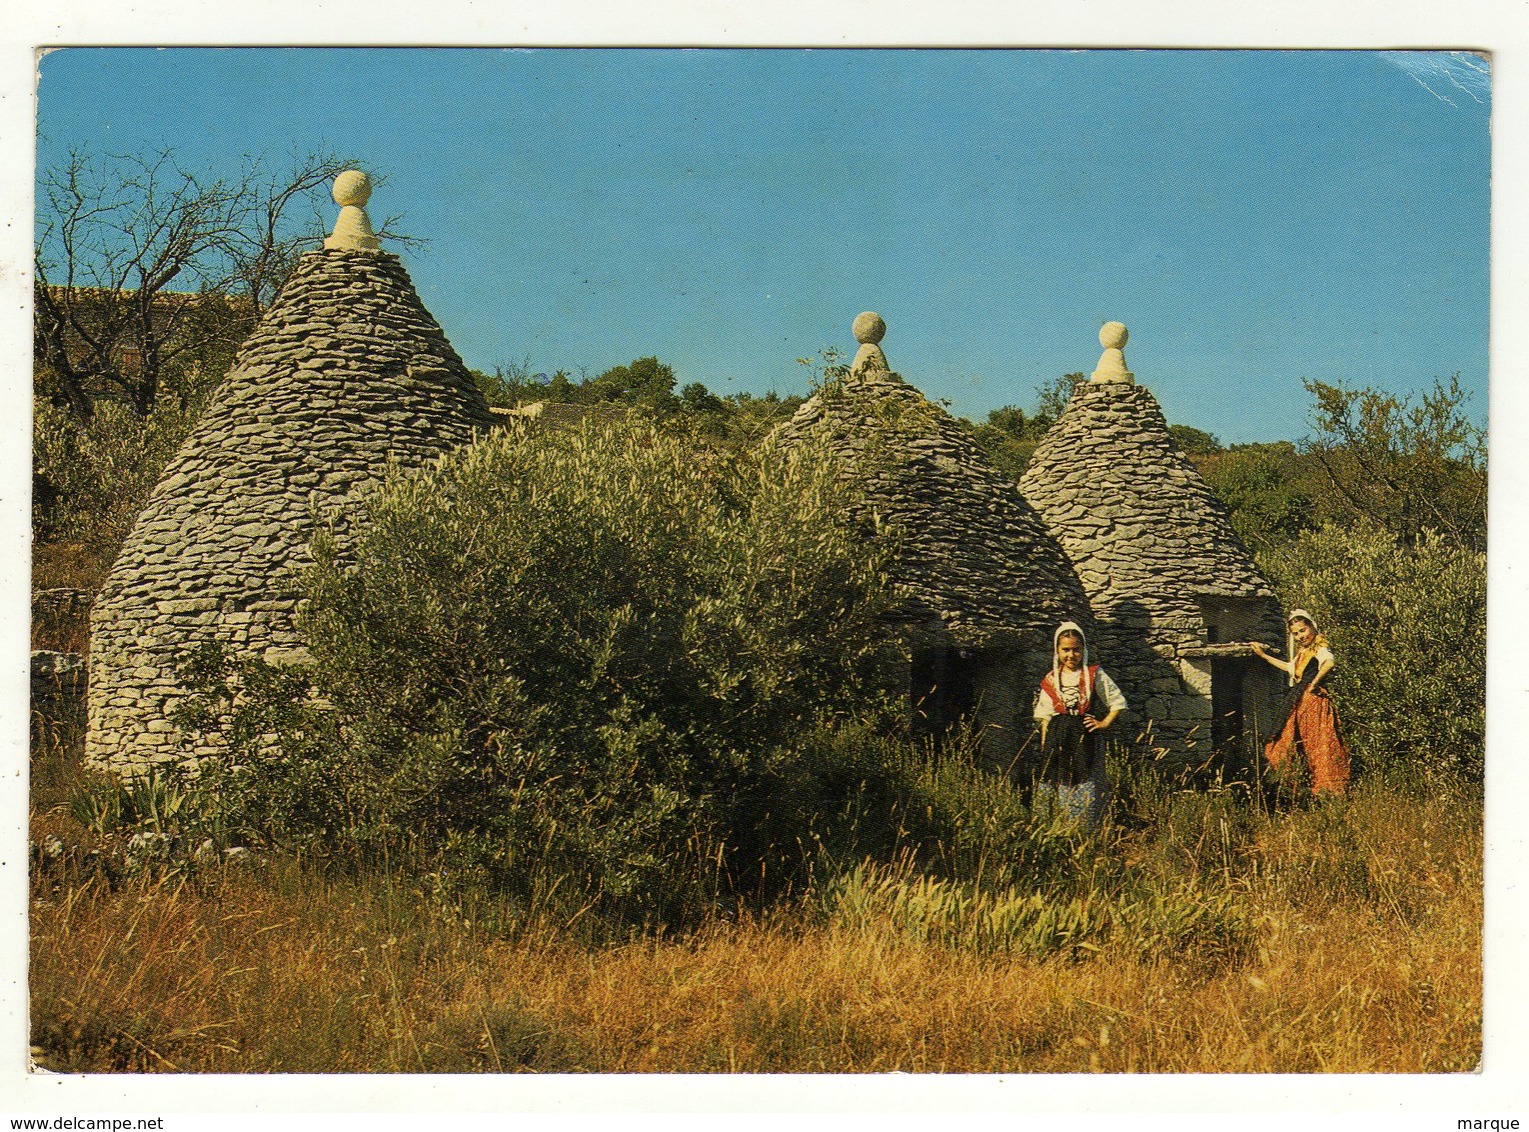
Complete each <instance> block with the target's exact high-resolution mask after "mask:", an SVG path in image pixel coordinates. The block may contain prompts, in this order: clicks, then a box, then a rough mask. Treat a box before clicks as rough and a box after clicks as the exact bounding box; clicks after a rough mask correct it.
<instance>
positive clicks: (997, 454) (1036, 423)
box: [972, 405, 1050, 479]
mask: <svg viewBox="0 0 1529 1132" xmlns="http://www.w3.org/2000/svg"><path fill="white" fill-rule="evenodd" d="M1049 427H1050V422H1049V421H1047V420H1046V419H1045V418H1043V417H1033V418H1032V417H1026V416H1025V411H1024V410H1023V409H1021V408H1019V407H1018V406H1017V405H1005V406H1003V407H1002V408H1001V409H993V410H992V411H990V412H989V413H988V415H987V420H986V421H984V422H983V423H982V424H979V425H973V426H972V435H973V437H975V438H976V441H977V443H978V444H980V445H981V446H982V450H983V452H985V453H986V454H987V458H988V460H989V461H991V463H992V465H993V467H995V468H997V469H998V470H999V471H1000V472H1002V473H1003V474H1004V475H1006V476H1009V477H1010V478H1012V479H1018V478H1019V476H1020V473H1022V472H1023V471H1024V470H1025V465H1026V464H1027V463H1029V462H1030V456H1031V454H1032V453H1033V452H1034V451H1035V446H1036V445H1037V444H1038V443H1039V442H1040V439H1041V437H1042V436H1044V435H1045V434H1046V429H1047V428H1049Z"/></svg>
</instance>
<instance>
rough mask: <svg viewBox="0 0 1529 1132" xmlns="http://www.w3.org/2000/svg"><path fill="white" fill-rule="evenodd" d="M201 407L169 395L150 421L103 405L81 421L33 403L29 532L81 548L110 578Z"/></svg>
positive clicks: (44, 402)
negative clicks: (130, 533)
mask: <svg viewBox="0 0 1529 1132" xmlns="http://www.w3.org/2000/svg"><path fill="white" fill-rule="evenodd" d="M197 412H198V410H197V409H195V408H192V409H183V408H181V407H180V406H179V405H178V404H177V403H176V402H175V401H174V399H173V398H164V399H163V400H162V401H161V402H160V404H159V405H158V406H156V407H155V409H154V411H153V412H151V413H150V414H149V415H148V416H147V417H139V416H138V415H137V414H135V413H134V412H133V411H132V410H131V409H130V408H128V407H127V406H126V405H119V404H115V403H112V402H102V403H101V404H100V405H98V406H97V407H96V411H95V415H94V416H93V417H92V418H91V419H90V420H89V421H88V422H82V421H80V420H79V418H77V417H75V416H74V415H72V414H71V413H69V412H68V411H67V410H65V409H61V408H59V407H58V406H56V405H53V404H51V403H50V402H48V401H47V400H45V399H43V398H34V399H33V402H32V413H33V429H32V486H33V492H32V530H33V534H34V536H35V537H36V538H37V539H38V541H40V542H48V541H67V542H74V543H79V544H82V546H83V549H84V551H85V553H86V554H87V555H89V556H90V557H91V558H92V560H93V561H94V562H95V563H96V569H95V570H94V571H93V574H98V575H101V576H104V575H105V572H106V570H107V569H109V568H110V566H111V563H112V560H113V559H115V558H116V555H117V551H118V550H119V549H120V548H121V546H122V541H123V539H125V538H126V537H127V534H128V531H130V530H131V529H132V526H133V522H134V520H135V519H137V517H138V512H139V511H141V510H143V505H144V504H145V503H146V502H147V501H148V498H149V492H151V491H152V490H153V489H154V484H155V483H157V482H158V480H159V476H160V473H161V472H162V471H163V470H164V467H165V465H166V464H167V463H168V462H169V460H170V458H171V457H172V456H174V455H175V451H176V449H177V448H179V447H180V443H181V441H182V440H183V439H184V438H185V436H186V434H187V433H188V432H189V431H190V429H191V426H192V424H193V423H195V421H196V415H197Z"/></svg>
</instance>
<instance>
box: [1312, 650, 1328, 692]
mask: <svg viewBox="0 0 1529 1132" xmlns="http://www.w3.org/2000/svg"><path fill="white" fill-rule="evenodd" d="M1332 670H1333V658H1332V657H1328V658H1327V659H1326V660H1324V661H1322V663H1321V664H1319V665H1318V666H1317V674H1316V675H1315V676H1313V677H1312V678H1311V683H1310V684H1308V685H1307V687H1308V688H1315V687H1316V686H1317V685H1318V684H1320V683H1322V680H1323V678H1324V677H1326V676H1327V674H1328V673H1329V672H1331V671H1332Z"/></svg>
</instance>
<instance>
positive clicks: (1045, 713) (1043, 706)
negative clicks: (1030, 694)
mask: <svg viewBox="0 0 1529 1132" xmlns="http://www.w3.org/2000/svg"><path fill="white" fill-rule="evenodd" d="M1082 682H1083V670H1082V669H1081V668H1080V669H1078V671H1076V672H1071V671H1069V670H1068V669H1066V668H1064V669H1062V670H1061V672H1060V673H1058V684H1059V685H1060V687H1058V689H1057V691H1059V692H1060V693H1061V694H1062V702H1063V703H1064V704H1066V705H1067V710H1068V711H1072V710H1074V709H1076V708H1077V706H1078V699H1079V696H1080V690H1079V685H1080V684H1082ZM1101 696H1102V697H1103V698H1104V704H1105V708H1106V709H1107V711H1125V709H1126V698H1125V696H1124V695H1122V694H1121V691H1120V688H1119V687H1117V686H1116V684H1115V681H1113V680H1111V679H1110V677H1109V673H1107V672H1105V671H1104V669H1102V668H1101V669H1100V670H1099V671H1098V672H1097V673H1096V674H1095V676H1094V691H1093V695H1092V696H1091V697H1090V700H1091V701H1092V702H1093V704H1094V705H1095V707H1096V709H1097V704H1098V701H1099V698H1100V697H1101ZM1055 714H1056V705H1055V704H1053V703H1052V702H1051V697H1050V696H1048V695H1047V694H1046V693H1045V691H1044V690H1042V691H1040V692H1038V693H1036V697H1035V718H1036V719H1050V718H1051V717H1052V716H1054V715H1055ZM1095 714H1096V715H1104V714H1106V712H1099V711H1097V710H1096V711H1095Z"/></svg>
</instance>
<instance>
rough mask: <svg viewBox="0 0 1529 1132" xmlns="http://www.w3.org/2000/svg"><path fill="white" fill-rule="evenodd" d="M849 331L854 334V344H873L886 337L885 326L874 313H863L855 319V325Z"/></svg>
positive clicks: (880, 318)
mask: <svg viewBox="0 0 1529 1132" xmlns="http://www.w3.org/2000/svg"><path fill="white" fill-rule="evenodd" d="M851 329H852V330H853V331H854V332H855V341H856V342H860V343H862V344H864V343H866V342H870V343H873V344H874V343H876V342H880V341H881V340H882V338H884V337H885V336H886V333H887V324H886V322H885V321H884V320H883V319H882V317H881V316H880V315H879V314H877V313H876V312H875V311H865V312H864V313H862V314H860V315H857V316H856V317H855V325H854V326H853V327H851Z"/></svg>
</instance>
